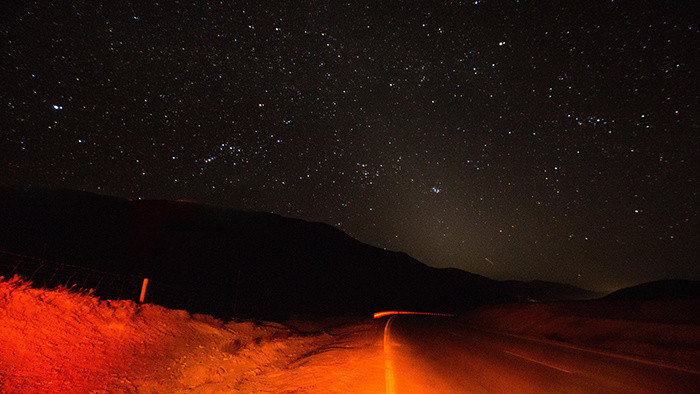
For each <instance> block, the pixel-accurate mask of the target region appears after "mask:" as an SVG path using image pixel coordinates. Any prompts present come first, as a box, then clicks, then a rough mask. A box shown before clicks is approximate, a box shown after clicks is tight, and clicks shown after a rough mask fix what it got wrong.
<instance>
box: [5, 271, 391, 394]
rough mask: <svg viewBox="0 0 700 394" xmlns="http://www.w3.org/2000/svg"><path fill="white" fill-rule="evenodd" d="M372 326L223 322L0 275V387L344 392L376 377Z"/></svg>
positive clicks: (23, 390) (378, 360)
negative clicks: (299, 326) (306, 327)
mask: <svg viewBox="0 0 700 394" xmlns="http://www.w3.org/2000/svg"><path fill="white" fill-rule="evenodd" d="M299 324H301V323H299ZM375 331H376V327H375V324H374V323H373V322H372V321H371V320H365V321H362V322H354V323H352V324H342V325H339V326H336V327H335V328H334V329H319V328H316V329H314V330H305V331H302V330H299V329H297V328H293V327H290V326H284V325H281V324H276V323H269V322H251V321H242V320H241V321H236V320H234V321H230V322H227V323H224V322H222V321H220V320H216V319H214V318H212V317H211V316H204V315H190V314H189V313H187V312H186V311H181V310H170V309H166V308H163V307H160V306H156V305H150V304H143V305H138V304H136V303H134V302H131V301H108V300H101V299H98V298H96V297H93V296H91V295H89V294H85V293H79V292H75V291H70V290H68V289H61V288H59V289H52V290H47V289H36V288H31V287H29V285H28V283H27V282H24V281H22V280H20V279H17V278H13V279H10V280H4V279H2V277H0V392H3V393H20V392H21V393H56V392H72V393H87V392H122V393H132V392H139V393H161V392H171V393H177V392H188V391H192V390H194V391H196V392H204V393H218V392H222V393H223V392H280V391H285V390H291V389H299V388H305V390H304V391H306V392H343V391H346V390H354V389H357V388H358V387H356V385H357V384H358V382H357V381H358V380H359V381H361V382H362V384H366V383H367V382H368V381H367V380H365V381H362V377H363V376H367V377H370V379H374V378H372V377H376V378H377V379H375V380H376V382H373V384H375V383H376V384H379V383H381V381H380V380H379V378H381V377H382V375H381V371H382V370H381V368H380V367H381V358H380V356H381V347H380V345H379V344H378V339H377V338H379V336H378V335H377V333H376V332H375ZM375 364H376V365H375ZM343 378H345V379H347V380H348V381H343ZM353 379H356V380H354V381H353ZM353 385H355V386H353ZM381 387H382V389H383V386H381Z"/></svg>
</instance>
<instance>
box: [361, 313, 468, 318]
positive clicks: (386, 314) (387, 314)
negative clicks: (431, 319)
mask: <svg viewBox="0 0 700 394" xmlns="http://www.w3.org/2000/svg"><path fill="white" fill-rule="evenodd" d="M391 315H427V316H447V317H454V315H451V314H449V313H433V312H409V311H383V312H375V313H374V318H375V319H379V318H381V317H384V316H391Z"/></svg>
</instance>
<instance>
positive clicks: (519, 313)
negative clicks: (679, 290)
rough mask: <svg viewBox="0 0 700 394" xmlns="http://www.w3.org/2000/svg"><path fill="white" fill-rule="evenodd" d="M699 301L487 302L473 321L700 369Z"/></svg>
mask: <svg viewBox="0 0 700 394" xmlns="http://www.w3.org/2000/svg"><path fill="white" fill-rule="evenodd" d="M699 307H700V301H699V300H659V301H629V300H624V301H622V300H614V301H613V300H591V301H570V302H548V303H524V304H505V305H496V306H489V307H482V308H480V309H477V310H475V311H473V312H472V313H470V314H468V315H465V316H462V317H461V319H462V320H463V321H465V322H467V323H469V324H473V325H476V326H481V327H487V328H491V329H495V330H499V331H505V332H511V333H514V334H518V335H523V336H527V337H533V338H541V339H549V340H554V341H560V342H566V343H570V344H574V345H577V346H582V347H587V348H592V349H599V350H605V351H610V352H614V353H620V354H626V355H632V356H641V357H643V358H647V359H652V360H657V361H661V362H664V363H669V364H673V365H677V366H680V367H684V368H689V369H692V370H695V371H700V308H699Z"/></svg>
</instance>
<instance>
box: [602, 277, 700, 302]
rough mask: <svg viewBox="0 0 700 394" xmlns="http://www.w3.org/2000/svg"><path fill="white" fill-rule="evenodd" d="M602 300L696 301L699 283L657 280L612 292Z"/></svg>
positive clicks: (698, 293) (698, 295)
mask: <svg viewBox="0 0 700 394" xmlns="http://www.w3.org/2000/svg"><path fill="white" fill-rule="evenodd" d="M604 298H605V299H610V300H669V299H693V300H698V299H700V281H697V280H683V279H666V280H657V281H654V282H647V283H642V284H640V285H637V286H632V287H626V288H624V289H620V290H617V291H614V292H612V293H610V294H608V295H607V296H605V297H604Z"/></svg>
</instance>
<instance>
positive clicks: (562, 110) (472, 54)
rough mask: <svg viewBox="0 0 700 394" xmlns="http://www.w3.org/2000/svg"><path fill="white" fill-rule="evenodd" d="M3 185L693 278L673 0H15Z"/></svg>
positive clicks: (621, 273)
mask: <svg viewBox="0 0 700 394" xmlns="http://www.w3.org/2000/svg"><path fill="white" fill-rule="evenodd" d="M5 8H7V9H6V10H4V11H5V15H4V17H3V28H2V37H3V43H4V45H3V51H2V59H3V60H2V63H1V65H0V66H1V67H2V86H3V89H2V91H1V92H0V100H1V101H0V105H1V109H0V114H1V116H2V118H1V119H2V132H1V133H0V136H1V138H2V140H1V141H2V143H1V145H0V166H1V172H2V175H0V183H2V184H6V185H10V186H21V185H44V186H53V187H67V188H76V189H82V190H87V191H92V192H98V193H103V194H112V195H119V196H124V197H128V198H162V199H188V200H195V201H200V202H204V203H211V204H216V205H224V206H230V207H234V208H240V209H250V210H261V211H269V212H275V213H278V214H281V215H285V216H292V217H299V218H303V219H307V220H314V221H322V222H326V223H329V224H332V225H334V226H337V227H339V228H340V229H342V230H344V231H346V232H348V233H349V234H351V235H352V236H354V237H356V238H358V239H360V240H362V241H365V242H368V243H370V244H374V245H378V246H380V247H385V248H387V249H392V250H401V251H405V252H407V253H409V254H411V255H413V256H414V257H416V258H418V259H420V260H422V261H424V262H425V263H427V264H429V265H433V266H437V267H458V268H462V269H465V270H468V271H470V272H475V273H479V274H483V275H486V276H489V277H493V278H497V279H506V278H513V279H525V280H529V279H545V280H555V281H562V282H569V283H573V284H577V285H581V286H584V287H589V288H593V289H612V288H616V287H619V286H623V285H630V284H634V283H638V282H642V281H648V280H654V279H660V278H667V277H685V278H694V279H697V278H698V276H699V270H698V264H697V263H698V261H697V255H698V232H697V229H698V205H697V202H696V201H697V192H698V187H697V178H696V174H697V168H700V166H698V164H699V163H698V158H699V157H700V156H699V155H698V153H699V151H700V144H699V141H700V140H699V138H698V124H697V118H696V114H697V103H698V97H697V91H698V89H697V88H698V86H697V78H696V75H695V71H696V70H697V66H698V50H697V48H698V47H700V45H698V44H699V42H698V30H697V29H698V26H697V24H696V22H697V21H696V20H694V18H692V12H688V11H687V10H684V9H683V8H682V7H681V5H679V4H676V3H674V2H657V3H654V5H653V6H651V5H641V4H639V3H638V2H625V1H596V2H557V1H538V2H530V1H487V0H483V1H476V2H475V1H466V2H446V3H444V4H437V2H415V3H414V2H386V3H385V2H369V3H364V2H352V1H351V2H258V1H254V2H202V1H177V2H172V3H164V4H157V3H153V2H102V4H101V3H100V2H92V1H71V2H51V1H36V2H18V3H16V4H13V5H12V6H6V7H5Z"/></svg>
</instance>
